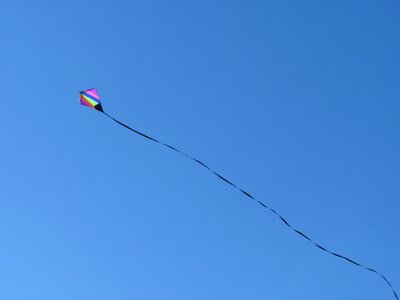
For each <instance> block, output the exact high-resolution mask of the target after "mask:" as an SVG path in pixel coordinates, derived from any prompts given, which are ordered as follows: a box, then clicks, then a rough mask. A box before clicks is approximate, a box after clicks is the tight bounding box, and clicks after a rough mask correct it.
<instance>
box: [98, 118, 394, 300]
mask: <svg viewBox="0 0 400 300" xmlns="http://www.w3.org/2000/svg"><path fill="white" fill-rule="evenodd" d="M103 113H104V114H105V115H106V116H107V117H109V118H110V119H112V120H113V121H114V122H116V123H118V124H119V125H122V126H123V127H125V128H127V129H129V130H131V131H133V132H134V133H136V134H138V135H140V136H142V137H144V138H146V139H149V140H151V141H153V142H155V143H158V144H161V145H163V146H165V147H167V148H170V149H171V150H174V151H176V152H178V153H179V154H181V155H183V156H186V157H187V158H189V159H191V160H193V161H195V162H196V163H198V164H199V165H201V166H203V167H204V168H206V169H207V170H208V171H210V172H212V173H213V174H214V175H216V176H217V177H218V178H220V179H222V180H223V181H225V182H226V183H228V184H229V185H231V186H232V187H234V188H235V189H237V190H239V191H240V192H241V193H243V194H244V195H246V196H247V197H248V198H250V199H252V200H254V201H256V202H257V203H258V204H260V205H261V206H262V207H263V208H266V209H268V210H269V211H271V212H272V213H273V214H275V215H276V216H277V217H278V218H279V219H281V221H282V222H283V223H284V224H285V225H286V226H287V227H289V228H290V229H291V230H292V231H294V232H296V233H297V234H298V235H300V236H302V237H303V238H305V239H306V240H308V241H309V242H311V243H312V244H313V245H314V246H316V247H317V248H319V249H320V250H322V251H324V252H327V253H329V254H331V255H333V256H336V257H338V258H341V259H343V260H346V261H348V262H350V263H351V264H353V265H356V266H358V267H360V268H363V269H365V270H368V271H370V272H373V273H375V274H377V275H379V276H380V277H381V278H383V280H385V282H386V283H387V284H388V285H389V287H390V288H391V290H392V292H393V294H394V296H395V298H396V299H397V300H399V298H398V296H397V294H396V291H395V290H394V288H393V286H392V284H391V283H390V281H389V280H388V279H387V278H386V277H385V276H383V275H382V274H381V273H379V272H378V271H376V270H375V269H372V268H369V267H366V266H364V265H362V264H360V263H358V262H356V261H354V260H352V259H350V258H348V257H346V256H343V255H341V254H338V253H335V252H333V251H330V250H328V249H326V248H325V247H322V246H321V245H320V244H318V243H316V242H315V241H314V240H313V239H311V238H310V237H308V236H307V235H305V234H304V233H303V232H301V231H300V230H298V229H296V228H295V227H293V226H292V225H290V224H289V222H288V221H286V220H285V218H283V216H281V215H280V214H279V213H278V212H277V211H275V210H274V209H273V208H271V207H269V206H268V205H266V204H265V203H263V202H261V201H259V200H257V199H256V198H254V197H253V196H252V195H250V194H249V193H248V192H246V191H245V190H243V189H241V188H240V187H238V186H237V185H236V184H234V183H232V182H231V181H229V180H228V179H226V178H225V177H223V176H222V175H220V174H218V173H217V172H216V171H214V170H213V169H212V168H210V167H209V166H207V165H206V164H205V163H203V162H201V161H200V160H198V159H196V158H194V157H192V156H190V155H189V154H187V153H185V152H183V151H181V150H179V149H177V148H175V147H172V146H171V145H168V144H166V143H163V142H161V141H159V140H157V139H155V138H152V137H151V136H148V135H146V134H144V133H142V132H140V131H137V130H136V129H133V128H131V127H129V126H128V125H125V124H124V123H122V122H120V121H118V120H117V119H115V118H113V117H112V116H110V115H109V114H107V113H105V112H103Z"/></svg>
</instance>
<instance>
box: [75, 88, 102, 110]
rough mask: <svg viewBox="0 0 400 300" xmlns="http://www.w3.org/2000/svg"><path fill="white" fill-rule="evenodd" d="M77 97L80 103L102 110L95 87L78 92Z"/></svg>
mask: <svg viewBox="0 0 400 300" xmlns="http://www.w3.org/2000/svg"><path fill="white" fill-rule="evenodd" d="M79 98H80V100H81V104H82V105H85V106H89V107H91V108H94V109H97V110H98V111H101V112H103V108H102V107H101V103H100V97H99V94H98V93H97V90H96V89H88V90H84V91H82V92H80V93H79Z"/></svg>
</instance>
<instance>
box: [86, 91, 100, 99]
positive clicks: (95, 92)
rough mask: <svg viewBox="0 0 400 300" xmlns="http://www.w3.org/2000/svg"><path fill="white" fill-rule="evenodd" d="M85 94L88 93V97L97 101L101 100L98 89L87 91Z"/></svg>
mask: <svg viewBox="0 0 400 300" xmlns="http://www.w3.org/2000/svg"><path fill="white" fill-rule="evenodd" d="M85 93H87V94H88V95H90V96H92V97H94V98H95V99H97V100H99V99H100V97H99V95H98V94H97V90H96V89H91V90H86V91H85Z"/></svg>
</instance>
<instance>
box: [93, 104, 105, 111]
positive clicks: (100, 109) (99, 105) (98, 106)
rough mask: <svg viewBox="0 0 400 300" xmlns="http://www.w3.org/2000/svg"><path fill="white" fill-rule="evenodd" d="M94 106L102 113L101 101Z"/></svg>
mask: <svg viewBox="0 0 400 300" xmlns="http://www.w3.org/2000/svg"><path fill="white" fill-rule="evenodd" d="M94 108H95V109H97V110H98V111H100V112H102V113H103V112H104V110H103V107H102V106H101V103H99V104H97V105H96V106H95V107H94Z"/></svg>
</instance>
